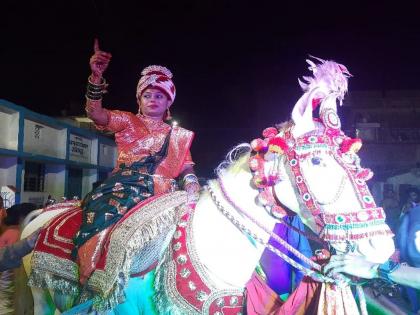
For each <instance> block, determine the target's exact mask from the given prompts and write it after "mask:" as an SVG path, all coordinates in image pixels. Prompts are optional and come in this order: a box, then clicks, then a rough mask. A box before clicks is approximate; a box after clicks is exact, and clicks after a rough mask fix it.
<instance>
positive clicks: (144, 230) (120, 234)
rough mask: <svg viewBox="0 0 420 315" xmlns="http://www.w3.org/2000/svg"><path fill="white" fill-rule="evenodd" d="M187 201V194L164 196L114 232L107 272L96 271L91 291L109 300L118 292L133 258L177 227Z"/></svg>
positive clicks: (131, 217)
mask: <svg viewBox="0 0 420 315" xmlns="http://www.w3.org/2000/svg"><path fill="white" fill-rule="evenodd" d="M186 201H187V194H186V192H185V191H176V192H173V193H169V194H166V195H163V196H161V197H159V198H157V199H155V200H153V201H151V202H150V203H148V204H146V205H145V206H144V207H142V208H141V209H138V210H137V211H135V212H134V213H132V214H131V215H130V217H128V218H127V219H125V220H124V221H123V222H122V223H121V224H119V226H118V227H117V228H116V229H115V230H114V231H113V232H112V235H111V238H110V242H109V247H108V255H107V258H106V264H105V269H104V270H95V272H94V273H93V274H92V276H91V277H90V279H89V282H88V287H89V289H91V290H94V291H96V292H99V293H100V294H101V295H102V296H108V295H109V294H110V293H112V292H111V291H113V290H116V289H117V288H118V285H117V281H118V278H119V276H120V273H123V275H124V279H128V278H129V276H130V266H131V262H132V260H133V258H134V257H133V255H134V253H135V252H138V251H139V250H140V249H141V248H142V247H144V245H145V244H146V243H147V242H149V241H150V240H152V239H153V238H154V237H156V236H157V235H159V234H160V233H163V232H165V231H166V232H167V231H168V230H170V229H171V228H173V227H174V226H175V224H176V223H177V221H178V219H179V217H180V214H179V213H178V211H177V209H176V207H177V206H179V205H181V204H183V203H185V202H186Z"/></svg>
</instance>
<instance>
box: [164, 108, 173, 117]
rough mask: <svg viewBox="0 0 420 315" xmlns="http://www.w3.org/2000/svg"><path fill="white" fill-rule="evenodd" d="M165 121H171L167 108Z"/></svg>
mask: <svg viewBox="0 0 420 315" xmlns="http://www.w3.org/2000/svg"><path fill="white" fill-rule="evenodd" d="M165 119H166V120H171V119H172V116H171V112H170V111H169V107H168V108H167V109H166V118H165Z"/></svg>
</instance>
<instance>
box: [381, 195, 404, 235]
mask: <svg viewBox="0 0 420 315" xmlns="http://www.w3.org/2000/svg"><path fill="white" fill-rule="evenodd" d="M382 208H383V209H384V211H385V214H386V222H387V224H388V225H389V227H390V228H391V230H392V231H393V232H394V233H396V231H397V228H398V219H399V217H400V212H401V211H400V205H399V202H398V199H397V197H396V195H395V192H394V189H393V188H391V187H390V188H387V189H385V190H384V198H383V200H382Z"/></svg>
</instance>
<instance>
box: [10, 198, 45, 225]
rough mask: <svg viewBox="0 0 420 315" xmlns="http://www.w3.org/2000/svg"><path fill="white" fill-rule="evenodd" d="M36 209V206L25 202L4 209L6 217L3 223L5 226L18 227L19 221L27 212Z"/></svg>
mask: <svg viewBox="0 0 420 315" xmlns="http://www.w3.org/2000/svg"><path fill="white" fill-rule="evenodd" d="M37 208H38V207H37V205H35V204H33V203H27V202H25V203H20V204H16V205H13V206H11V207H10V208H8V209H6V212H7V216H6V218H5V219H4V221H3V223H4V224H5V225H18V224H19V223H20V221H21V220H23V219H24V218H25V217H26V216H27V215H28V214H29V212H31V211H33V210H36V209H37Z"/></svg>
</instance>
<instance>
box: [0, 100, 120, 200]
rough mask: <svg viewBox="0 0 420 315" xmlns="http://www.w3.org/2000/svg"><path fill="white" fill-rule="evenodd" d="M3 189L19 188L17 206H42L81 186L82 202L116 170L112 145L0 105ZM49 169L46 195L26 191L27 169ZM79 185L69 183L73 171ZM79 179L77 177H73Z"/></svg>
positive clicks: (62, 124) (93, 135)
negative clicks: (32, 165)
mask: <svg viewBox="0 0 420 315" xmlns="http://www.w3.org/2000/svg"><path fill="white" fill-rule="evenodd" d="M0 134H1V135H2V137H1V138H0V186H6V185H13V186H15V187H16V190H17V191H16V202H35V203H37V204H43V203H44V202H45V201H46V199H47V196H48V195H51V196H52V197H53V198H55V199H57V200H60V199H61V197H68V198H72V197H73V196H66V195H67V194H68V189H69V185H70V184H73V188H74V187H75V186H76V187H77V185H81V187H79V188H80V190H79V191H81V194H82V195H81V196H79V197H80V198H83V197H84V195H86V194H87V193H88V192H89V191H90V190H91V188H92V184H93V183H94V182H96V181H97V180H98V178H99V173H101V174H104V173H109V172H111V171H112V169H113V168H114V167H115V161H116V146H115V143H114V141H113V140H112V139H110V138H108V137H105V136H103V135H101V134H99V133H96V132H92V131H90V130H86V129H83V128H79V127H77V126H75V125H71V124H68V123H65V122H62V121H60V120H57V119H54V118H51V117H48V116H45V115H40V114H38V113H35V112H32V111H30V110H28V109H26V108H25V107H23V106H19V105H16V104H13V103H11V102H8V101H6V100H1V99H0ZM26 161H31V162H35V163H38V164H42V165H44V166H45V176H44V180H43V183H44V189H43V191H25V190H24V188H25V187H24V178H25V163H26ZM70 170H75V171H74V172H73V173H74V174H81V175H80V182H77V183H76V182H73V183H70V182H69V180H70V179H69V176H68V175H69V171H70ZM74 178H75V177H74Z"/></svg>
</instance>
